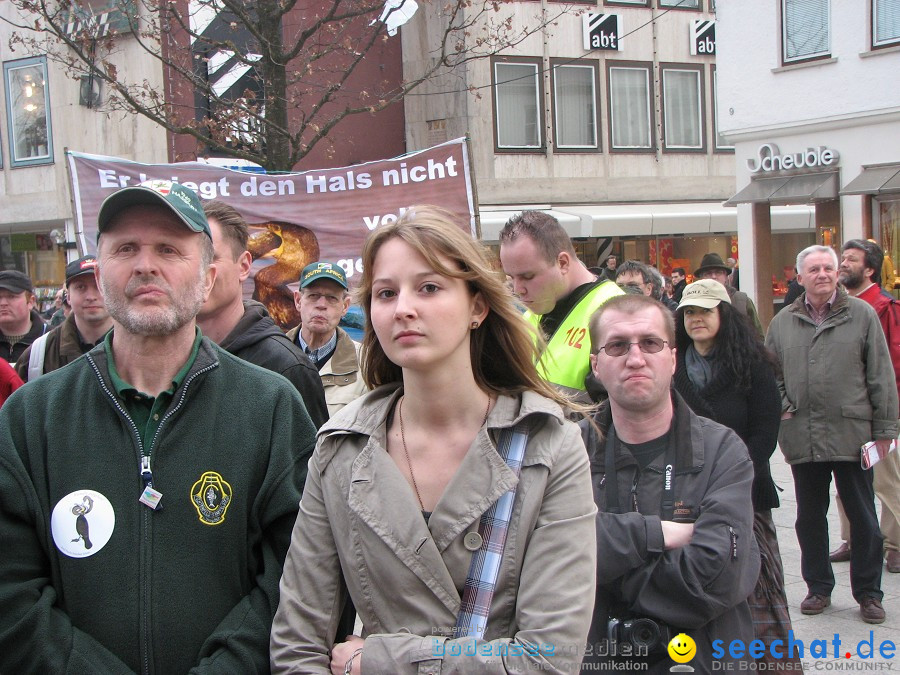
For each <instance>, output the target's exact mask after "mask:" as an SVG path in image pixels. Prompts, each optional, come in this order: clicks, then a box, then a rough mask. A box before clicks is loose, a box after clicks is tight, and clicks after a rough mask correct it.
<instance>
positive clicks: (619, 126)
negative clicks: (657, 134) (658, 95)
mask: <svg viewBox="0 0 900 675" xmlns="http://www.w3.org/2000/svg"><path fill="white" fill-rule="evenodd" d="M607 64H609V61H607ZM608 79H609V118H610V135H611V145H612V147H613V149H615V150H650V149H652V148H653V137H652V133H651V126H652V123H651V114H650V98H651V96H650V67H649V66H609V75H608Z"/></svg>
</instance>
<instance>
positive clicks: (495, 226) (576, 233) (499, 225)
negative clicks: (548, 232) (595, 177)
mask: <svg viewBox="0 0 900 675" xmlns="http://www.w3.org/2000/svg"><path fill="white" fill-rule="evenodd" d="M522 211H541V212H543V213H547V214H550V215H551V216H553V217H554V218H556V219H557V220H558V221H559V224H560V225H562V227H563V229H564V230H565V231H566V234H568V235H569V237H583V236H585V235H583V234H582V233H581V229H582V222H581V218H579V217H578V216H575V215H572V214H571V213H563V212H561V211H556V210H554V209H553V208H552V207H551V206H549V205H547V204H534V205H516V206H502V207H501V206H485V207H483V208H480V209H478V219H479V221H480V223H481V240H482V241H497V240H498V239H499V238H500V230H502V229H503V226H504V225H506V221H508V220H509V219H510V218H512V217H513V216H517V215H519V214H520V213H522Z"/></svg>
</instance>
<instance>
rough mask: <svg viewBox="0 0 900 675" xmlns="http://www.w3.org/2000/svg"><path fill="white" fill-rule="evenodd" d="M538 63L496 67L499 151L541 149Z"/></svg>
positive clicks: (495, 89) (516, 63)
mask: <svg viewBox="0 0 900 675" xmlns="http://www.w3.org/2000/svg"><path fill="white" fill-rule="evenodd" d="M539 74H540V66H539V63H537V62H535V63H526V62H501V61H497V62H495V63H494V107H495V122H496V133H497V147H498V149H505V150H513V149H523V150H536V149H539V148H540V147H541V108H540V83H539Z"/></svg>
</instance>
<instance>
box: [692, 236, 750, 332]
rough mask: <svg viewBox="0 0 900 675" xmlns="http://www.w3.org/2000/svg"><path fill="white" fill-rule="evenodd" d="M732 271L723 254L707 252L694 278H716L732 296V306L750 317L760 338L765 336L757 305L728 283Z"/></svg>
mask: <svg viewBox="0 0 900 675" xmlns="http://www.w3.org/2000/svg"><path fill="white" fill-rule="evenodd" d="M730 273H731V269H730V268H729V267H728V265H726V264H725V263H724V262H723V261H722V256H720V255H719V254H718V253H707V254H706V255H705V256H703V260H701V261H700V267H698V268H697V269H696V270H695V271H694V278H696V279H715V280H716V281H718V282H719V283H720V284H722V285H723V286H724V287H725V290H727V291H728V297H730V298H731V306H732V307H734V308H735V309H736V310H737V311H739V312H740V313H741V314H743V315H744V316H746V317H747V318H748V319H750V323H752V324H753V325H754V326H755V327H756V331H757V332H758V333H759V337H760V339H762V338H764V337H765V333H764V332H763V329H762V323H760V320H759V313H758V312H757V311H756V305H754V304H753V301H752V300H751V299H750V298H749V297H748V296H747V294H746V293H744V292H743V291H739V290H737V289H736V288H734V286H732V285H731V284H729V283H728V275H729V274H730Z"/></svg>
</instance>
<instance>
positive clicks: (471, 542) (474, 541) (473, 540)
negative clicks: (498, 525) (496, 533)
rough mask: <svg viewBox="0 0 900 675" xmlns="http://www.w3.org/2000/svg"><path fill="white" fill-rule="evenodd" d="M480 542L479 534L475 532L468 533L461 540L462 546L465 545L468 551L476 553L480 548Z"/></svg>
mask: <svg viewBox="0 0 900 675" xmlns="http://www.w3.org/2000/svg"><path fill="white" fill-rule="evenodd" d="M482 541H483V540H482V538H481V535H480V534H478V533H477V532H469V534H467V535H466V536H465V538H464V539H463V545H465V547H466V548H467V549H468V550H469V551H477V550H478V549H480V548H481V544H482Z"/></svg>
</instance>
